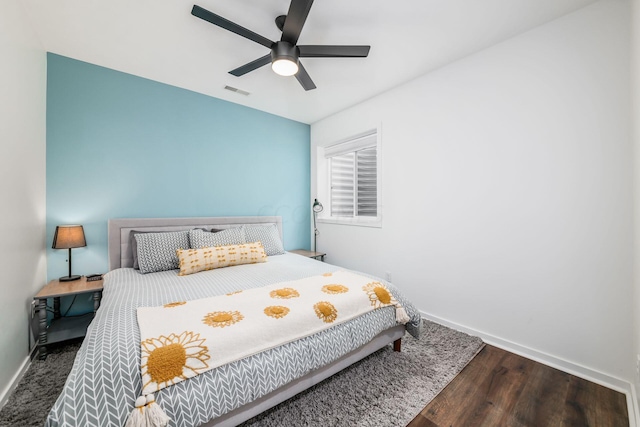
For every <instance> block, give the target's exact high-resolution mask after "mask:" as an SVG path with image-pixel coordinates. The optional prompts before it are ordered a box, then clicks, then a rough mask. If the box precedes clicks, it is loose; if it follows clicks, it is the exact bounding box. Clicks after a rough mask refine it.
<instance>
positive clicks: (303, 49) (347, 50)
mask: <svg viewBox="0 0 640 427" xmlns="http://www.w3.org/2000/svg"><path fill="white" fill-rule="evenodd" d="M298 49H300V58H365V57H366V56H368V55H369V49H371V46H331V45H323V46H318V45H306V46H298Z"/></svg>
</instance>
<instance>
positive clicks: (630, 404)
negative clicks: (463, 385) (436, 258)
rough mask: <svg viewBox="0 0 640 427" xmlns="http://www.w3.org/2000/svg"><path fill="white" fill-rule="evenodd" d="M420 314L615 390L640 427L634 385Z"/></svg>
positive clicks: (632, 423)
mask: <svg viewBox="0 0 640 427" xmlns="http://www.w3.org/2000/svg"><path fill="white" fill-rule="evenodd" d="M420 314H421V315H422V317H423V318H425V319H427V320H431V321H433V322H436V323H439V324H441V325H444V326H447V327H449V328H452V329H456V330H458V331H461V332H465V333H468V334H470V335H475V336H477V337H480V338H482V341H484V342H485V343H487V344H489V345H492V346H494V347H498V348H501V349H503V350H507V351H509V352H511V353H514V354H517V355H519V356H522V357H526V358H527V359H531V360H533V361H536V362H539V363H542V364H544V365H547V366H550V367H552V368H555V369H559V370H561V371H563V372H566V373H568V374H571V375H574V376H576V377H579V378H583V379H585V380H587V381H591V382H593V383H596V384H600V385H601V386H604V387H607V388H610V389H612V390H615V391H618V392H620V393H624V394H625V396H626V399H627V411H628V413H629V427H640V410H639V409H638V399H637V395H636V389H635V386H634V385H633V384H631V383H630V382H628V381H625V380H623V379H620V378H617V377H614V376H612V375H609V374H605V373H604V372H600V371H596V370H595V369H591V368H588V367H586V366H583V365H580V364H578V363H574V362H571V361H568V360H565V359H562V358H560V357H556V356H553V355H551V354H548V353H545V352H542V351H539V350H535V349H533V348H530V347H527V346H523V345H520V344H517V343H514V342H513V341H509V340H505V339H503V338H500V337H496V336H494V335H491V334H488V333H486V332H482V331H479V330H477V329H473V328H470V327H468V326H464V325H460V324H458V323H455V322H451V321H449V320H446V319H443V318H440V317H438V316H433V315H431V314H428V313H425V312H424V311H421V310H420Z"/></svg>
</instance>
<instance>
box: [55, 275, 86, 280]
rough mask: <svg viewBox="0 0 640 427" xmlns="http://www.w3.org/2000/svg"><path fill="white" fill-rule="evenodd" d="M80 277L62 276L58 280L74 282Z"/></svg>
mask: <svg viewBox="0 0 640 427" xmlns="http://www.w3.org/2000/svg"><path fill="white" fill-rule="evenodd" d="M80 277H82V276H77V275H73V276H62V277H61V278H59V279H58V280H60V281H61V282H72V281H74V280H79V279H80Z"/></svg>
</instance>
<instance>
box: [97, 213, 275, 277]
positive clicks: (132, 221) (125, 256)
mask: <svg viewBox="0 0 640 427" xmlns="http://www.w3.org/2000/svg"><path fill="white" fill-rule="evenodd" d="M248 224H276V225H277V227H278V231H279V232H280V238H281V239H282V217H280V216H231V217H211V218H118V219H110V220H109V227H108V228H109V230H108V234H109V271H111V270H113V269H116V268H120V267H132V266H133V256H132V254H131V247H130V246H129V233H130V232H131V230H140V231H179V230H190V229H192V228H196V227H204V228H223V229H224V228H231V227H239V226H241V225H248Z"/></svg>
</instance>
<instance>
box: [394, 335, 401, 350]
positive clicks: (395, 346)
mask: <svg viewBox="0 0 640 427" xmlns="http://www.w3.org/2000/svg"><path fill="white" fill-rule="evenodd" d="M401 345H402V338H398V339H397V340H395V341H394V342H393V351H401V350H400V346H401Z"/></svg>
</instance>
